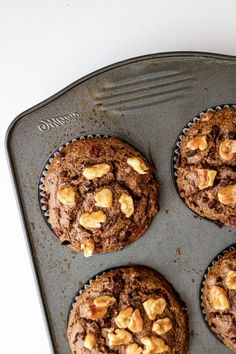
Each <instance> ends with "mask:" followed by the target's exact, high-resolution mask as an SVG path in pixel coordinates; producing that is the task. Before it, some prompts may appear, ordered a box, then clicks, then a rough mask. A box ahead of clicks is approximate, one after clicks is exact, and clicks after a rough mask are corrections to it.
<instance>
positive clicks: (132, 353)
mask: <svg viewBox="0 0 236 354" xmlns="http://www.w3.org/2000/svg"><path fill="white" fill-rule="evenodd" d="M141 353H142V348H141V347H139V346H138V344H137V343H132V344H129V345H128V347H127V349H126V354H141Z"/></svg>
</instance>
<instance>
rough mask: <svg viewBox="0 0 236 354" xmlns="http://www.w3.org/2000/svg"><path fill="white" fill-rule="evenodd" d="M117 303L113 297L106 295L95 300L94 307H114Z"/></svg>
mask: <svg viewBox="0 0 236 354" xmlns="http://www.w3.org/2000/svg"><path fill="white" fill-rule="evenodd" d="M115 302H116V299H115V298H114V297H113V296H108V295H104V296H99V297H97V298H96V299H95V300H94V302H93V303H94V305H95V306H96V307H99V308H100V307H108V306H111V305H113V304H114V303H115Z"/></svg>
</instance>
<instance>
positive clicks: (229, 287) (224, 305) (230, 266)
mask: <svg viewBox="0 0 236 354" xmlns="http://www.w3.org/2000/svg"><path fill="white" fill-rule="evenodd" d="M203 306H204V312H205V314H206V320H207V322H208V323H209V325H210V327H211V329H212V331H214V332H215V333H216V334H217V335H218V336H219V337H220V339H221V340H222V341H223V342H224V344H225V345H227V346H228V347H229V348H230V349H232V350H234V351H236V250H234V251H231V252H227V253H226V254H225V255H224V256H223V257H221V258H219V259H218V260H217V261H216V262H215V263H214V265H213V266H212V267H211V268H210V270H209V272H208V274H207V276H206V279H205V282H204V287H203Z"/></svg>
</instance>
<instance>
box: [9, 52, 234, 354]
mask: <svg viewBox="0 0 236 354" xmlns="http://www.w3.org/2000/svg"><path fill="white" fill-rule="evenodd" d="M235 102H236V58H235V57H230V56H224V55H216V54H209V53H196V52H175V53H162V54H153V55H148V56H143V57H138V58H134V59H130V60H126V61H123V62H120V63H117V64H114V65H111V66H108V67H106V68H104V69H101V70H98V71H96V72H94V73H92V74H90V75H88V76H86V77H84V78H82V79H80V80H78V81H76V82H75V83H73V84H71V85H70V86H68V87H67V88H65V89H64V90H62V91H60V92H59V93H57V94H56V95H54V96H52V97H50V98H48V99H47V100H45V101H44V102H42V103H40V104H38V105H37V106H35V107H33V108H31V109H29V110H27V111H26V112H24V113H22V114H20V115H19V116H18V117H17V118H16V119H15V120H14V121H13V122H12V124H11V125H10V127H9V129H8V132H7V136H6V149H7V155H8V159H9V165H10V169H11V173H12V178H13V183H14V187H15V191H16V196H17V201H18V205H19V208H20V213H21V218H22V222H23V227H24V231H25V235H26V241H27V244H28V247H29V252H30V257H31V259H32V264H33V269H34V274H35V277H36V282H37V286H38V290H39V295H40V299H41V303H42V307H43V312H44V315H45V320H46V326H47V329H48V334H49V339H50V343H51V348H52V352H54V353H57V354H69V353H70V350H69V347H68V343H67V339H66V326H67V316H68V310H69V307H70V304H71V301H72V299H73V296H74V294H75V293H76V291H77V289H78V288H79V287H80V286H81V285H82V284H83V283H84V282H85V281H86V280H87V279H89V278H91V276H93V275H94V274H96V273H97V272H98V271H100V270H103V269H107V268H111V267H114V266H121V265H124V264H137V263H140V264H143V265H147V266H150V267H152V268H154V269H156V270H158V271H159V272H160V273H162V274H163V275H164V276H165V277H166V278H167V280H168V281H169V282H170V283H172V285H173V286H174V288H175V289H176V291H177V292H178V293H179V294H180V295H181V297H182V299H183V300H184V301H185V302H186V304H187V306H188V310H189V316H190V329H191V334H192V335H191V340H190V347H189V353H190V354H199V353H200V352H201V353H202V354H206V353H207V354H209V353H212V354H213V353H214V354H215V353H221V354H226V353H230V351H229V350H228V349H227V348H226V347H225V346H223V345H222V344H221V343H220V342H219V341H218V340H217V339H216V338H215V337H214V336H213V335H212V334H211V333H210V331H209V330H208V329H207V327H206V325H205V323H204V321H203V319H202V317H201V313H200V310H199V286H200V282H201V277H202V275H203V273H204V271H205V269H206V267H207V265H208V264H209V262H210V260H211V259H212V258H213V257H214V256H215V255H216V254H218V253H219V251H221V250H222V249H223V248H225V247H227V246H228V245H230V244H232V243H233V242H235V230H234V229H232V228H222V229H220V228H218V227H217V226H216V225H214V224H213V223H210V222H209V221H207V220H204V219H200V218H198V217H196V215H194V213H193V212H192V211H191V210H189V209H188V208H187V207H186V205H185V204H184V203H183V202H182V200H181V199H180V197H179V196H178V193H177V192H176V190H175V186H174V183H173V180H172V175H171V157H172V149H173V146H174V144H175V141H176V138H177V137H178V134H179V133H180V131H181V129H182V127H183V126H184V125H185V124H186V123H187V122H188V121H189V120H190V119H191V118H192V117H194V116H195V115H196V114H197V113H199V112H201V111H203V110H204V109H206V108H207V107H211V106H216V105H218V104H220V105H221V104H227V103H235ZM91 132H93V133H107V134H115V135H117V136H119V137H120V138H123V139H124V140H126V141H128V142H129V143H130V144H132V145H133V146H134V147H136V148H137V149H139V150H140V151H141V152H143V153H144V154H145V155H146V156H148V157H149V159H150V160H151V161H152V162H153V163H154V165H155V166H156V168H157V171H158V172H157V173H158V178H159V182H160V207H161V210H160V212H159V214H158V215H157V216H156V217H155V219H154V221H153V222H152V224H151V227H150V228H149V229H148V231H147V232H146V233H145V235H144V236H143V237H141V238H140V239H139V240H137V241H136V242H134V243H133V244H131V245H129V246H128V247H126V248H125V249H124V250H122V251H118V252H115V253H109V254H103V255H95V256H93V257H91V258H88V259H85V258H84V257H83V255H82V254H75V253H73V252H72V251H70V249H69V248H67V247H65V246H64V247H63V246H61V245H60V243H59V241H58V239H57V238H56V236H55V235H54V234H53V232H52V231H51V230H50V229H49V227H48V226H47V224H46V222H45V220H44V218H43V216H42V214H41V211H40V207H39V203H38V184H39V177H40V174H41V171H42V168H43V167H44V164H45V162H46V161H47V159H48V157H49V156H50V154H51V153H52V152H53V151H54V150H55V149H56V148H57V147H58V146H60V145H61V144H62V143H64V142H65V141H67V140H70V139H72V138H73V137H74V136H78V135H80V134H86V133H91Z"/></svg>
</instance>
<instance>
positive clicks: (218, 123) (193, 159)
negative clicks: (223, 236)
mask: <svg viewBox="0 0 236 354" xmlns="http://www.w3.org/2000/svg"><path fill="white" fill-rule="evenodd" d="M196 136H205V137H206V142H207V148H205V149H203V150H202V151H201V150H200V149H195V150H191V149H189V147H188V143H189V142H190V141H192V139H193V138H194V137H196ZM225 140H229V141H235V140H236V110H235V109H229V108H223V109H221V110H218V111H215V112H213V111H209V112H207V113H205V114H203V115H202V116H201V118H200V120H199V121H197V122H196V123H194V124H193V126H192V127H191V128H190V129H189V130H188V132H187V133H186V135H185V136H184V138H183V139H182V142H181V146H180V158H179V161H178V162H177V167H178V177H177V185H178V189H179V194H180V196H181V197H182V199H183V200H184V202H185V203H186V204H187V205H188V207H190V208H191V209H192V210H193V211H195V212H196V213H197V214H199V215H200V216H202V217H205V218H208V219H210V220H213V221H215V222H217V223H218V224H219V225H228V226H236V203H231V204H228V205H226V204H223V203H222V202H220V201H219V198H218V192H219V190H220V188H221V187H223V186H228V185H235V184H236V154H235V153H234V154H232V158H231V159H229V160H227V161H226V160H225V159H222V157H221V156H220V154H219V147H220V144H221V143H222V142H223V141H225ZM197 169H207V170H213V171H216V177H215V179H214V183H213V185H212V186H209V187H207V188H204V189H199V187H198V185H197V181H198V176H197Z"/></svg>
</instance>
